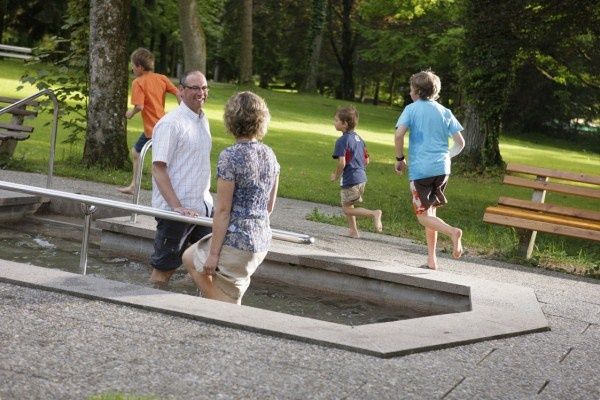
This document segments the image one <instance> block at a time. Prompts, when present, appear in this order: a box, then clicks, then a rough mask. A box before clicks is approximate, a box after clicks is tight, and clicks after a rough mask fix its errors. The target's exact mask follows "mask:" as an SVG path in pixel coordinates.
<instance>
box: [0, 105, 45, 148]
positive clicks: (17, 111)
mask: <svg viewBox="0 0 600 400" xmlns="http://www.w3.org/2000/svg"><path fill="white" fill-rule="evenodd" d="M19 100H20V99H14V98H11V97H0V109H2V108H5V107H7V106H8V105H10V104H13V103H15V102H17V101H19ZM38 106H39V102H38V101H33V100H32V101H29V102H27V103H26V104H22V105H21V106H19V107H17V108H14V109H12V110H10V111H7V112H6V114H10V120H9V121H7V120H6V118H5V117H2V116H0V118H2V119H1V120H0V155H1V156H2V157H8V158H10V157H12V155H13V153H14V151H15V147H17V142H19V141H21V140H26V139H29V136H30V135H31V133H32V132H33V127H32V126H26V125H24V124H23V123H24V120H25V118H34V117H36V116H37V114H38V111H37V108H38ZM32 108H33V109H32Z"/></svg>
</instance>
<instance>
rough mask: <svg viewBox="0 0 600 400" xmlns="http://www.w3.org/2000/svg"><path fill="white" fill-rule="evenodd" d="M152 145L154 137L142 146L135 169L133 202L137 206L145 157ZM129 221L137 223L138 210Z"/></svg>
mask: <svg viewBox="0 0 600 400" xmlns="http://www.w3.org/2000/svg"><path fill="white" fill-rule="evenodd" d="M150 147H152V139H150V140H148V141H147V142H146V144H144V147H142V151H140V157H139V158H138V165H137V169H136V171H135V180H134V183H135V184H134V187H133V201H132V203H133V204H135V205H136V206H137V205H138V204H139V202H140V190H141V188H142V172H143V171H144V158H146V153H147V152H148V150H149V149H150ZM129 221H130V222H131V223H132V224H135V223H136V221H137V213H136V212H132V213H131V217H130V218H129Z"/></svg>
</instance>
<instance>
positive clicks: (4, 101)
mask: <svg viewBox="0 0 600 400" xmlns="http://www.w3.org/2000/svg"><path fill="white" fill-rule="evenodd" d="M19 100H21V99H15V98H13V97H4V96H0V108H4V107H6V106H9V105H11V104H13V103H16V102H17V101H19ZM39 105H40V102H39V101H36V100H31V101H28V102H27V104H23V105H22V106H21V107H18V108H14V109H12V110H10V111H7V113H8V114H13V115H23V116H26V117H29V116H32V117H35V116H36V115H37V114H38V112H37V107H38V106H39ZM29 106H33V107H35V110H31V109H27V107H29Z"/></svg>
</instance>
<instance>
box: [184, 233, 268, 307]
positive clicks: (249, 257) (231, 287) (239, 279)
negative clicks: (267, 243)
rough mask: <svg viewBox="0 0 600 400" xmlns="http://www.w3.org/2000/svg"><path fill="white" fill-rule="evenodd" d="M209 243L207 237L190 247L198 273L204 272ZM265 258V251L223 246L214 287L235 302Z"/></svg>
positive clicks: (240, 296)
mask: <svg viewBox="0 0 600 400" xmlns="http://www.w3.org/2000/svg"><path fill="white" fill-rule="evenodd" d="M210 243H211V239H210V237H209V238H203V239H202V240H200V241H199V242H196V243H194V244H193V245H192V246H191V247H192V248H193V255H194V256H193V260H194V267H195V268H196V271H198V272H203V271H204V262H205V261H206V258H207V257H208V253H209V250H210ZM266 256H267V252H266V251H263V252H260V253H252V252H251V251H244V250H239V249H236V248H235V247H231V246H223V248H222V249H221V255H220V257H219V265H218V267H217V272H216V273H215V275H214V276H213V281H214V284H215V286H216V287H217V288H219V289H220V290H221V291H222V292H223V293H225V294H226V295H227V296H228V297H229V298H231V299H232V300H233V301H235V302H237V301H238V300H239V299H241V298H242V296H243V295H244V293H245V292H246V290H247V289H248V286H250V277H251V276H252V274H253V273H254V272H255V271H256V269H257V268H258V266H259V265H260V264H261V263H262V262H263V260H264V259H265V257H266Z"/></svg>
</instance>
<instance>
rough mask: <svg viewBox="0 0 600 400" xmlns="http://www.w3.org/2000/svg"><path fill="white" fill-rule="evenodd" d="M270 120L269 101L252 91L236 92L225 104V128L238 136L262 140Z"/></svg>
mask: <svg viewBox="0 0 600 400" xmlns="http://www.w3.org/2000/svg"><path fill="white" fill-rule="evenodd" d="M270 120H271V114H270V113H269V108H268V107H267V103H265V101H264V100H263V99H262V98H261V97H259V96H257V95H256V94H254V93H252V92H240V93H236V94H234V95H233V96H231V97H230V98H229V100H227V104H225V113H224V115H223V121H224V122H225V128H226V129H227V131H228V132H230V133H231V134H232V135H233V136H235V137H236V138H253V137H256V138H257V139H258V140H261V139H262V138H263V137H264V136H265V135H266V134H267V127H268V125H269V121H270Z"/></svg>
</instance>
